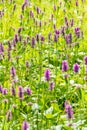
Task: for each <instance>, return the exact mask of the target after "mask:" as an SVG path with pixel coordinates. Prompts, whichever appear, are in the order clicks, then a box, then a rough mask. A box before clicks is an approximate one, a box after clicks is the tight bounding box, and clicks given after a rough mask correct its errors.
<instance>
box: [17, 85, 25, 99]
mask: <svg viewBox="0 0 87 130" xmlns="http://www.w3.org/2000/svg"><path fill="white" fill-rule="evenodd" d="M18 96H19V98H20V99H23V97H24V90H23V87H22V86H19V87H18Z"/></svg>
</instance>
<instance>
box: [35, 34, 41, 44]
mask: <svg viewBox="0 0 87 130" xmlns="http://www.w3.org/2000/svg"><path fill="white" fill-rule="evenodd" d="M39 39H40V36H39V34H36V40H37V42H38V41H39Z"/></svg>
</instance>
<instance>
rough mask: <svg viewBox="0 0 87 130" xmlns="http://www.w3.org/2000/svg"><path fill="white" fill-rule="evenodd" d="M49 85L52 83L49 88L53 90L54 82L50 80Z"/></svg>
mask: <svg viewBox="0 0 87 130" xmlns="http://www.w3.org/2000/svg"><path fill="white" fill-rule="evenodd" d="M49 85H50V88H49V90H50V91H52V90H53V88H54V82H50V83H49Z"/></svg>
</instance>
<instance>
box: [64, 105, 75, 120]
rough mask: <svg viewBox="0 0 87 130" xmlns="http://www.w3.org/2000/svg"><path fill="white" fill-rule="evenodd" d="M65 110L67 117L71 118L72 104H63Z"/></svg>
mask: <svg viewBox="0 0 87 130" xmlns="http://www.w3.org/2000/svg"><path fill="white" fill-rule="evenodd" d="M65 112H66V113H67V116H68V119H72V118H73V110H72V106H71V105H69V104H66V105H65Z"/></svg>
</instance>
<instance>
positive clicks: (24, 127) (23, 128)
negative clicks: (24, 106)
mask: <svg viewBox="0 0 87 130" xmlns="http://www.w3.org/2000/svg"><path fill="white" fill-rule="evenodd" d="M28 128H29V125H28V122H27V121H24V122H23V124H22V130H27V129H28Z"/></svg>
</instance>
